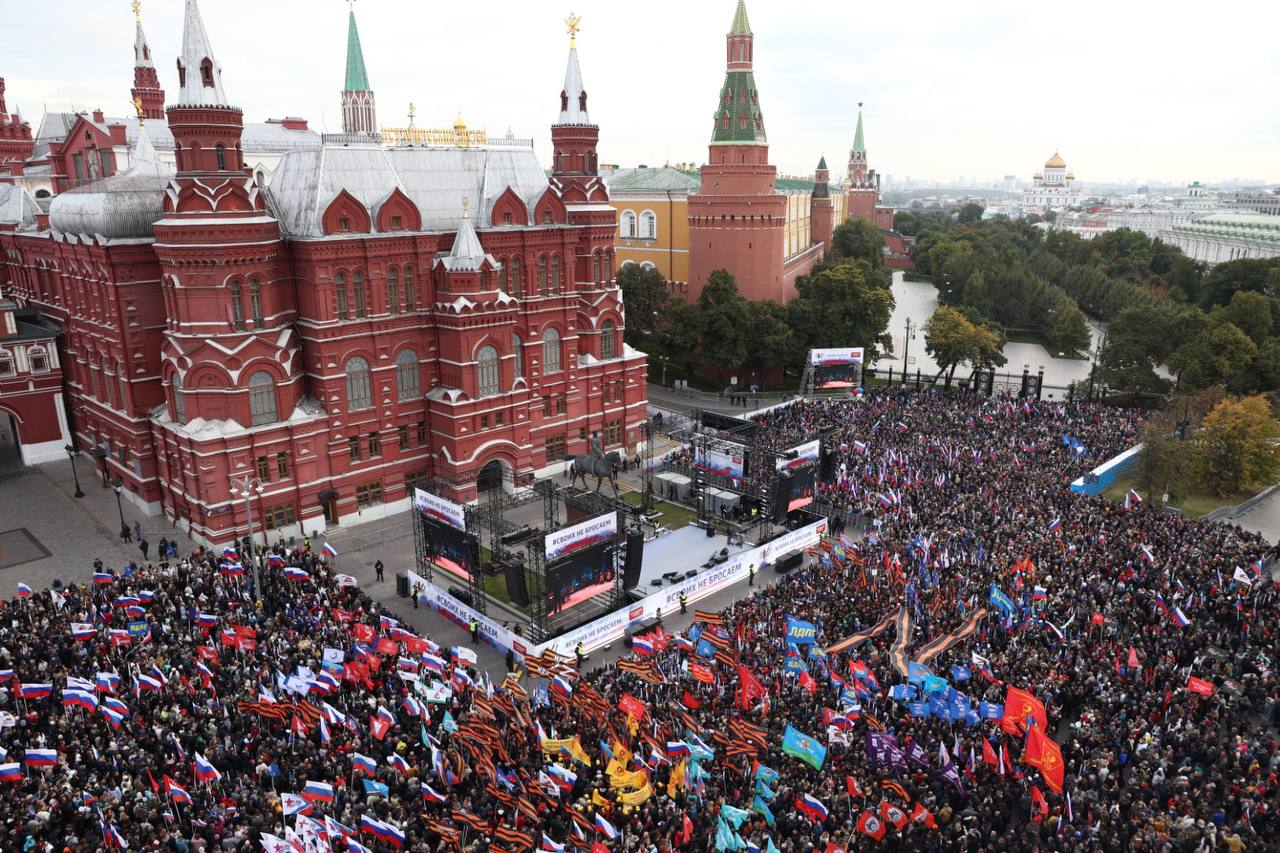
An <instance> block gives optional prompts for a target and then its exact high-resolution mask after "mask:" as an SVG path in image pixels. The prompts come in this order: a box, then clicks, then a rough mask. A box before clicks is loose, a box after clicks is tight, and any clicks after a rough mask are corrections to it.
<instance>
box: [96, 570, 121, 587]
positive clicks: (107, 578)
mask: <svg viewBox="0 0 1280 853" xmlns="http://www.w3.org/2000/svg"><path fill="white" fill-rule="evenodd" d="M115 579H116V578H115V575H113V574H111V572H94V573H93V582H94V583H97V584H105V583H111V582H112V581H113V580H115Z"/></svg>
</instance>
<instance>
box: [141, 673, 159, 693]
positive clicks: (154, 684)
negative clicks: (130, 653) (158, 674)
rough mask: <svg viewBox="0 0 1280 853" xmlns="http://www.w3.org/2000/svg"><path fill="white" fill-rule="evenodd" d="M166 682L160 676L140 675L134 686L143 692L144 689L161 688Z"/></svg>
mask: <svg viewBox="0 0 1280 853" xmlns="http://www.w3.org/2000/svg"><path fill="white" fill-rule="evenodd" d="M163 686H164V684H163V683H162V682H161V681H160V679H158V678H152V677H151V676H149V675H139V676H138V680H137V682H136V683H135V684H134V687H136V688H137V690H138V692H139V693H141V692H142V691H143V690H159V689H160V688H161V687H163Z"/></svg>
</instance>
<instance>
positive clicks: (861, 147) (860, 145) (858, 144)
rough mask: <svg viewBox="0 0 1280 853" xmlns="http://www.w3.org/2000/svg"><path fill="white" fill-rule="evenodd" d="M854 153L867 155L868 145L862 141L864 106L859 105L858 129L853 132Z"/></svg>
mask: <svg viewBox="0 0 1280 853" xmlns="http://www.w3.org/2000/svg"><path fill="white" fill-rule="evenodd" d="M853 153H854V154H866V153H867V146H866V143H864V142H863V141H862V104H858V129H857V130H855V131H854V132H853Z"/></svg>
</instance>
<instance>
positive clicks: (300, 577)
mask: <svg viewBox="0 0 1280 853" xmlns="http://www.w3.org/2000/svg"><path fill="white" fill-rule="evenodd" d="M284 576H285V577H287V578H288V579H289V580H291V581H304V580H307V579H308V578H310V577H311V575H310V574H308V572H307V570H306V569H299V568H298V567H296V566H285V569H284Z"/></svg>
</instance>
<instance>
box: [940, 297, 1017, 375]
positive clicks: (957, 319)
mask: <svg viewBox="0 0 1280 853" xmlns="http://www.w3.org/2000/svg"><path fill="white" fill-rule="evenodd" d="M924 347H925V352H927V353H929V354H930V355H931V356H933V359H934V361H936V362H937V363H938V368H939V370H938V373H937V375H936V376H934V377H933V381H934V382H937V381H938V378H939V377H940V376H942V374H943V373H946V374H947V384H948V385H950V384H951V378H952V377H953V376H955V372H956V368H957V367H958V366H960V365H961V364H964V363H968V364H971V365H973V367H974V368H975V369H976V368H980V367H983V368H985V367H997V366H1000V365H1002V364H1004V363H1005V357H1004V355H1003V354H1002V353H1001V352H1000V350H1001V349H1003V348H1004V336H1003V335H1001V334H1000V333H999V332H997V331H996V330H995V329H992V328H990V327H988V326H985V325H982V324H978V323H974V322H973V321H972V320H970V319H969V318H968V317H966V316H965V314H964V312H963V311H960V310H957V309H955V308H952V307H951V306H950V305H939V306H938V310H937V311H935V312H933V316H932V317H930V318H929V322H927V323H925V325H924Z"/></svg>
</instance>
